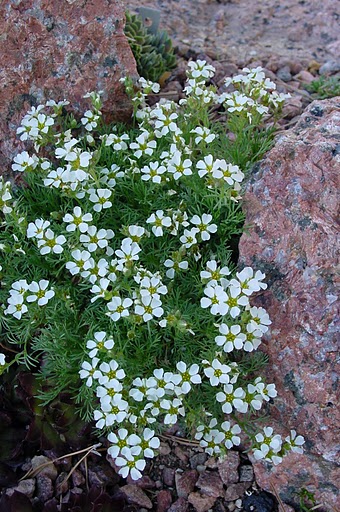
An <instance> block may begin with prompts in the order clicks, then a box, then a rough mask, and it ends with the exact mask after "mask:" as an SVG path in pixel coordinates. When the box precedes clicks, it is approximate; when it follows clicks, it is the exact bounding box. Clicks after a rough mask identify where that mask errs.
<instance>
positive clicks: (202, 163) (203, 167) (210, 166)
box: [196, 155, 219, 178]
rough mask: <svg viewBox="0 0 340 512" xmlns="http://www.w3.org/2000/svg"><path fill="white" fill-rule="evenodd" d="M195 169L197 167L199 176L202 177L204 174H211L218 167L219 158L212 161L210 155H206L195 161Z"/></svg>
mask: <svg viewBox="0 0 340 512" xmlns="http://www.w3.org/2000/svg"><path fill="white" fill-rule="evenodd" d="M196 169H198V175H199V177H200V178H203V176H205V175H206V174H210V175H212V174H213V172H214V171H216V170H217V169H219V160H215V161H214V159H213V156H212V155H207V156H205V157H204V159H203V160H199V161H198V162H197V164H196Z"/></svg>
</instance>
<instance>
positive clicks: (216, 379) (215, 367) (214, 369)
mask: <svg viewBox="0 0 340 512" xmlns="http://www.w3.org/2000/svg"><path fill="white" fill-rule="evenodd" d="M230 370H231V368H230V366H228V365H227V364H222V363H221V361H219V360H218V359H214V360H213V361H212V363H211V366H208V367H206V368H204V373H205V375H206V376H207V377H208V379H209V380H210V384H211V386H218V385H219V384H220V383H222V384H228V383H229V373H230Z"/></svg>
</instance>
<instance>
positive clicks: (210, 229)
mask: <svg viewBox="0 0 340 512" xmlns="http://www.w3.org/2000/svg"><path fill="white" fill-rule="evenodd" d="M211 221H212V215H210V214H207V213H203V215H202V218H201V217H199V216H198V215H194V216H193V217H192V219H191V220H190V222H191V224H194V225H195V226H197V229H198V230H199V234H200V235H201V238H202V240H209V239H210V233H216V231H217V225H216V224H209V223H210V222H211Z"/></svg>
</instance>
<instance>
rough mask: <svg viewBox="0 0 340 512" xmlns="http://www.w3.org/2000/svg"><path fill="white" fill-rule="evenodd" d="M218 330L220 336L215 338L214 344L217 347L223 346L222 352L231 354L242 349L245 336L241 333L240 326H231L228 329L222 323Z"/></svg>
mask: <svg viewBox="0 0 340 512" xmlns="http://www.w3.org/2000/svg"><path fill="white" fill-rule="evenodd" d="M218 330H219V331H220V333H221V334H222V336H216V338H215V342H216V344H217V345H218V346H219V347H221V346H223V350H224V352H232V351H233V350H234V349H236V350H240V349H241V348H243V344H244V342H245V341H246V335H245V334H244V333H243V332H241V326H240V325H232V326H231V327H229V326H228V325H227V324H224V323H223V324H221V325H220V326H219V329H218Z"/></svg>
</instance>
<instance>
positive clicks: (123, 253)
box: [115, 238, 142, 265]
mask: <svg viewBox="0 0 340 512" xmlns="http://www.w3.org/2000/svg"><path fill="white" fill-rule="evenodd" d="M141 250H142V249H141V248H140V247H139V245H138V244H137V242H133V241H132V239H131V238H124V240H123V241H122V243H121V246H120V249H117V250H116V251H115V254H116V256H117V257H118V258H119V259H118V264H119V265H126V264H127V263H130V262H133V261H137V260H139V256H138V253H139V252H140V251H141Z"/></svg>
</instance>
